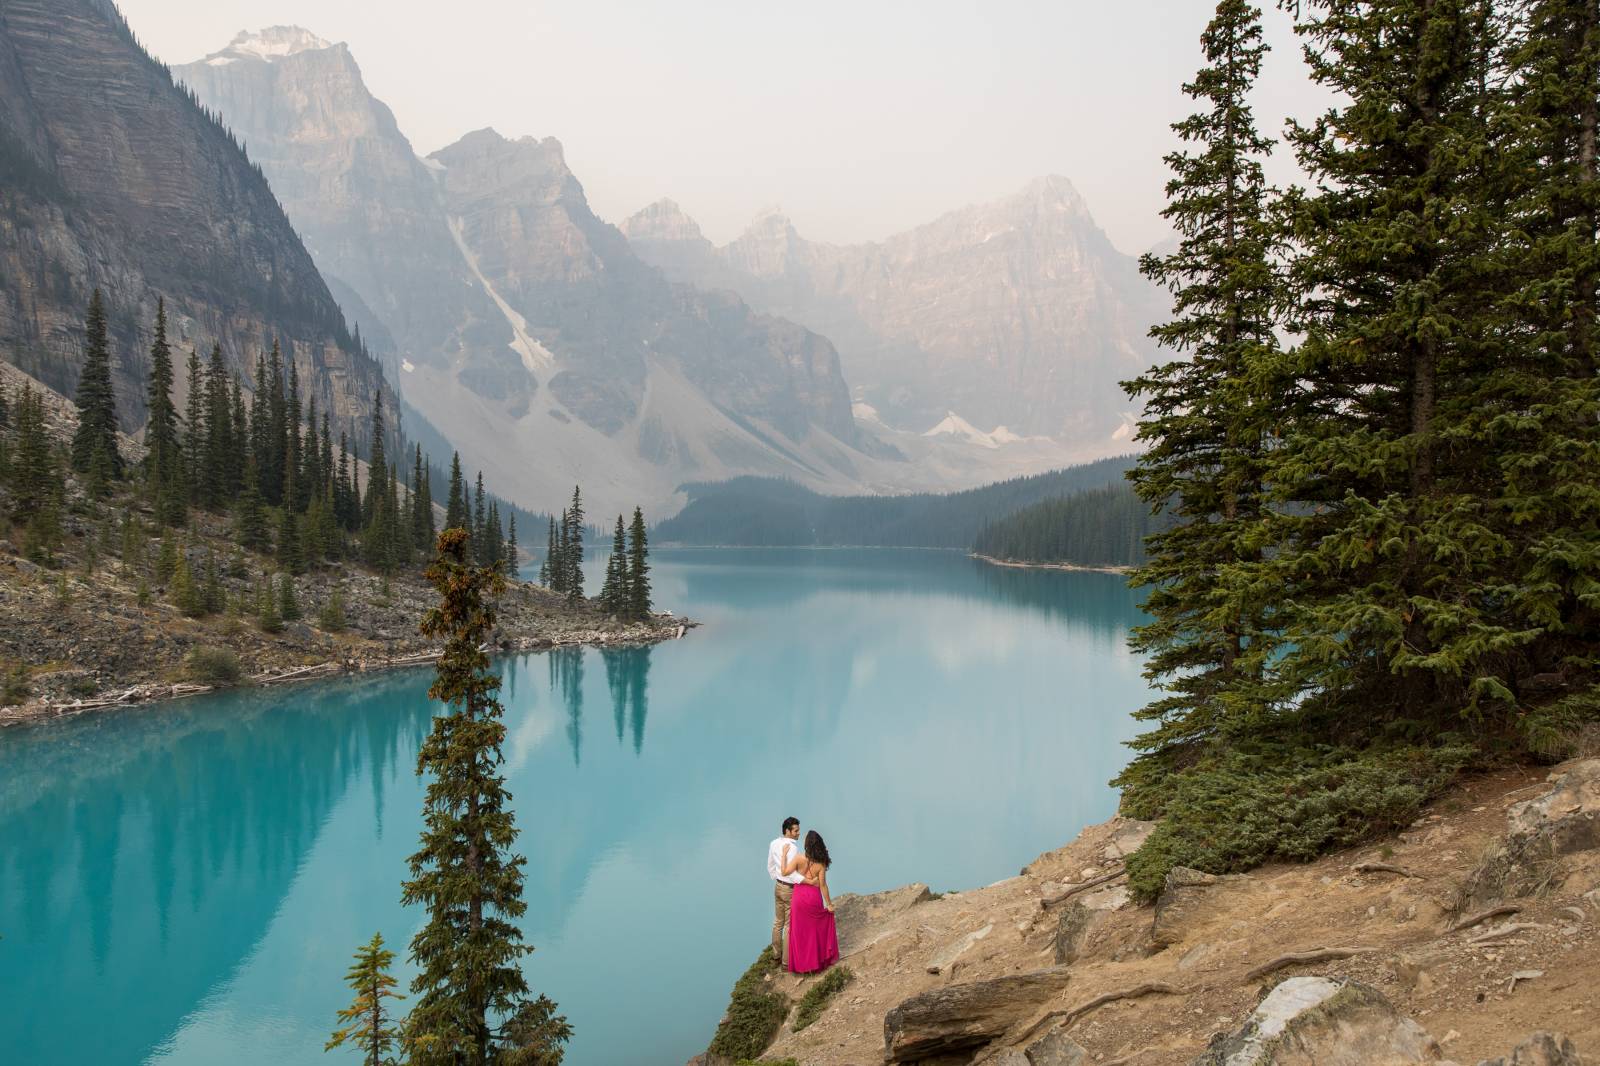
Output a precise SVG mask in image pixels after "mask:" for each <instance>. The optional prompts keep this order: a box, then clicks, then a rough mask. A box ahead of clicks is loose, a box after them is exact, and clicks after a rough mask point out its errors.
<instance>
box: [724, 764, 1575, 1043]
mask: <svg viewBox="0 0 1600 1066" xmlns="http://www.w3.org/2000/svg"><path fill="white" fill-rule="evenodd" d="M1151 828H1152V824H1151V823H1140V822H1133V821H1129V820H1126V819H1122V818H1116V819H1113V820H1111V821H1110V822H1106V823H1103V824H1101V825H1096V826H1091V827H1089V828H1087V829H1085V830H1084V831H1083V832H1082V833H1080V834H1079V836H1078V837H1077V839H1076V840H1074V841H1073V842H1072V843H1071V844H1068V845H1066V846H1065V847H1062V848H1059V849H1057V850H1055V851H1051V852H1048V853H1046V854H1044V855H1041V856H1039V858H1037V859H1036V860H1034V861H1033V862H1032V863H1029V864H1028V866H1027V867H1026V868H1024V869H1023V871H1022V872H1021V874H1020V875H1019V876H1017V877H1014V878H1010V879H1008V880H1005V881H1001V882H998V883H996V884H993V885H990V886H988V887H986V888H981V889H976V890H973V891H969V892H959V893H950V894H947V895H944V896H935V895H933V894H931V893H930V892H929V891H928V889H927V887H926V886H924V885H909V886H906V887H904V888H900V889H895V890H893V891H889V892H882V893H877V894H875V895H870V896H840V897H839V898H838V900H837V913H838V921H839V932H840V945H841V951H842V954H843V959H842V962H841V965H843V966H845V967H848V968H849V970H850V971H851V975H852V976H851V979H850V980H849V982H848V985H847V986H846V987H845V988H844V989H843V990H842V991H840V992H838V993H837V994H836V995H835V996H834V997H833V998H832V1000H831V1001H830V1002H829V1003H828V1005H827V1006H826V1007H825V1008H824V1009H823V1010H822V1012H821V1014H820V1016H819V1017H817V1018H816V1020H815V1021H814V1022H813V1023H810V1024H807V1025H805V1026H804V1027H802V1028H800V1029H799V1030H797V1029H796V1028H795V1025H794V1021H795V1017H796V1014H797V1012H796V1011H795V1010H794V1009H793V1008H794V1004H795V1003H796V1002H798V1001H799V1000H800V998H801V997H802V996H803V995H804V993H806V992H807V991H808V990H809V989H811V988H812V987H813V986H815V985H816V984H817V982H818V979H817V978H815V977H808V978H797V977H795V976H793V975H789V974H786V973H782V972H778V971H769V972H768V973H767V975H766V976H765V977H764V978H762V979H761V981H760V982H759V983H760V985H761V987H762V988H764V989H765V990H767V991H768V992H769V993H772V994H776V995H777V996H778V997H780V998H781V1001H782V1003H783V1004H785V1005H786V1006H784V1007H782V1008H781V1011H782V1017H781V1021H778V1022H776V1023H775V1026H774V1033H773V1038H772V1039H771V1041H770V1043H769V1045H768V1047H767V1048H766V1049H765V1051H764V1052H763V1053H761V1054H760V1055H759V1056H752V1057H753V1058H758V1059H759V1061H762V1062H773V1063H781V1062H786V1061H792V1062H795V1063H805V1064H815V1066H847V1064H856V1066H859V1064H864V1063H880V1062H882V1063H889V1064H898V1063H906V1064H911V1063H921V1064H924V1066H954V1064H960V1063H990V1064H994V1066H1089V1064H1091V1063H1092V1064H1095V1066H1291V1064H1294V1066H1301V1064H1315V1063H1339V1064H1344V1063H1349V1064H1356V1063H1361V1064H1379V1063H1383V1064H1400V1063H1424V1062H1428V1063H1441V1064H1443V1063H1479V1064H1480V1066H1510V1064H1520V1066H1538V1064H1542V1066H1577V1064H1579V1063H1581V1062H1583V1061H1585V1056H1587V1057H1588V1058H1587V1061H1589V1062H1590V1063H1595V1062H1596V1061H1600V1059H1597V1056H1600V1000H1597V999H1596V997H1595V993H1594V990H1595V989H1596V988H1600V758H1588V759H1583V760H1574V761H1572V762H1569V763H1566V764H1563V765H1561V766H1558V767H1555V768H1554V770H1553V771H1546V770H1541V769H1538V768H1517V769H1510V770H1505V771H1501V772H1498V773H1493V774H1486V775H1482V776H1479V777H1476V778H1473V779H1471V780H1468V781H1466V782H1464V783H1463V784H1462V785H1461V786H1459V787H1458V788H1457V789H1455V790H1454V791H1452V792H1451V793H1449V794H1447V795H1445V796H1442V797H1441V798H1440V799H1439V800H1437V801H1436V802H1435V803H1433V804H1431V805H1430V806H1429V808H1428V809H1427V810H1426V811H1425V812H1424V813H1423V814H1422V816H1421V817H1420V818H1418V819H1417V821H1416V822H1415V823H1414V824H1413V825H1412V826H1411V827H1410V828H1409V829H1407V830H1405V831H1403V832H1401V833H1399V834H1398V835H1395V836H1393V837H1390V838H1388V839H1386V840H1378V841H1374V842H1373V843H1371V844H1369V845H1367V846H1365V847H1361V848H1358V849H1353V850H1350V851H1346V852H1341V853H1336V854H1333V855H1329V856H1325V857H1324V858H1322V859H1319V860H1317V861H1316V862H1313V863H1307V864H1304V865H1283V864H1280V865H1273V866H1266V867H1262V868H1260V869H1258V870H1255V871H1253V872H1251V873H1249V874H1243V875H1235V876H1228V877H1216V876H1212V875H1208V874H1203V873H1200V872H1198V871H1193V870H1183V869H1179V870H1174V871H1173V873H1172V875H1171V876H1170V877H1169V878H1168V880H1167V885H1166V888H1165V891H1163V893H1162V894H1161V897H1160V899H1159V900H1158V901H1157V902H1156V903H1155V904H1154V905H1153V906H1137V905H1135V904H1134V903H1133V902H1132V901H1131V900H1130V899H1129V896H1128V891H1127V888H1126V869H1125V865H1124V864H1125V859H1126V857H1127V856H1128V855H1129V854H1131V853H1132V851H1133V850H1135V849H1136V848H1137V847H1138V846H1139V845H1140V844H1141V843H1142V842H1143V840H1144V838H1145V837H1146V836H1147V835H1148V833H1149V831H1150V829H1151ZM840 872H841V873H843V871H840ZM736 1007H737V1004H730V1016H731V1015H732V1013H733V1011H734V1009H735V1008H736ZM1530 1034H1531V1035H1530ZM693 1061H694V1062H695V1063H697V1064H700V1066H727V1064H726V1061H725V1060H721V1059H719V1057H718V1056H716V1055H712V1054H710V1053H707V1054H706V1055H702V1056H699V1057H698V1058H697V1059H696V1060H693Z"/></svg>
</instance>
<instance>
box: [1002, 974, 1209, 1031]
mask: <svg viewBox="0 0 1600 1066" xmlns="http://www.w3.org/2000/svg"><path fill="white" fill-rule="evenodd" d="M1190 991H1191V990H1190V989H1187V988H1178V987H1176V986H1174V985H1169V984H1167V983H1165V982H1163V981H1146V982H1145V983H1144V984H1142V985H1134V986H1133V987H1132V988H1119V989H1116V990H1114V991H1111V992H1106V993H1103V994H1101V995H1098V996H1095V997H1094V998H1093V999H1088V1000H1084V1001H1083V1002H1082V1003H1079V1004H1078V1005H1077V1006H1075V1007H1067V1008H1066V1009H1065V1010H1053V1011H1050V1012H1048V1013H1047V1014H1045V1015H1044V1016H1043V1017H1042V1018H1040V1019H1038V1020H1037V1021H1035V1022H1034V1023H1033V1024H1032V1025H1030V1026H1028V1028H1027V1029H1025V1030H1023V1032H1022V1034H1021V1035H1020V1036H1018V1037H1017V1038H1016V1039H1014V1040H1010V1041H1009V1043H1013V1044H1021V1043H1026V1042H1027V1041H1028V1040H1029V1039H1030V1038H1031V1037H1032V1036H1033V1034H1034V1033H1037V1032H1038V1031H1039V1030H1040V1029H1042V1028H1043V1027H1044V1026H1046V1025H1049V1024H1050V1023H1052V1022H1054V1021H1057V1020H1058V1019H1059V1020H1060V1021H1061V1022H1062V1023H1063V1024H1065V1025H1071V1024H1072V1023H1073V1022H1075V1021H1077V1020H1078V1019H1079V1018H1081V1017H1083V1016H1084V1015H1085V1014H1088V1013H1089V1012H1090V1011H1092V1010H1098V1009H1099V1008H1101V1007H1104V1006H1105V1005H1106V1004H1108V1003H1116V1002H1118V1001H1120V1000H1124V999H1139V998H1141V997H1144V996H1152V995H1163V996H1182V995H1186V994H1187V993H1188V992H1190Z"/></svg>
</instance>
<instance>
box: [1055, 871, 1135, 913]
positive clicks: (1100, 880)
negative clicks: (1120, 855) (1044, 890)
mask: <svg viewBox="0 0 1600 1066" xmlns="http://www.w3.org/2000/svg"><path fill="white" fill-rule="evenodd" d="M1126 876H1128V871H1127V870H1113V871H1112V872H1111V873H1108V874H1102V875H1101V876H1099V877H1096V878H1093V879H1092V880H1088V881H1084V882H1082V883H1081V884H1076V885H1071V886H1069V887H1068V888H1067V889H1066V891H1064V892H1058V893H1056V894H1055V895H1053V896H1043V897H1041V898H1040V900H1039V906H1040V907H1043V908H1045V909H1049V908H1051V907H1054V906H1055V905H1056V904H1057V903H1063V902H1065V901H1066V900H1069V899H1071V898H1072V897H1073V896H1076V895H1077V894H1078V893H1080V892H1087V891H1089V889H1091V888H1098V887H1099V886H1101V885H1103V884H1106V883H1107V882H1110V881H1115V880H1116V879H1117V878H1119V877H1126Z"/></svg>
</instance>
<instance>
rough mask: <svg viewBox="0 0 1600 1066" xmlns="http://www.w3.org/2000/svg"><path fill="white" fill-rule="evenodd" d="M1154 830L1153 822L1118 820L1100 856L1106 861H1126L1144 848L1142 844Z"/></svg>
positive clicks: (1154, 824) (1128, 819)
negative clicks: (1106, 859) (1103, 856)
mask: <svg viewBox="0 0 1600 1066" xmlns="http://www.w3.org/2000/svg"><path fill="white" fill-rule="evenodd" d="M1155 830H1156V823H1155V822H1140V821H1137V820H1135V819H1132V818H1125V819H1120V820H1119V821H1118V824H1117V828H1116V829H1115V830H1113V831H1112V833H1111V840H1110V842H1109V843H1107V844H1106V847H1105V851H1104V852H1103V853H1102V854H1104V855H1105V857H1106V858H1108V859H1126V858H1127V857H1128V856H1129V855H1132V854H1133V853H1134V852H1136V851H1138V850H1139V849H1140V848H1142V847H1144V842H1145V841H1146V840H1149V839H1150V834H1151V833H1153V832H1155Z"/></svg>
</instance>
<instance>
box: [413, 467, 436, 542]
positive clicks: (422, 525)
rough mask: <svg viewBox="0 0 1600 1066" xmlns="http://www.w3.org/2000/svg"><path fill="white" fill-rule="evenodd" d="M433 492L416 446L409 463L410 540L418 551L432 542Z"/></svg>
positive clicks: (433, 534)
mask: <svg viewBox="0 0 1600 1066" xmlns="http://www.w3.org/2000/svg"><path fill="white" fill-rule="evenodd" d="M434 537H435V532H434V528H433V493H432V492H431V491H430V489H429V486H428V470H427V467H426V466H424V465H423V462H422V445H420V444H419V445H417V446H416V455H415V457H414V458H413V460H412V463H411V541H412V543H413V544H414V545H416V548H417V550H418V551H426V550H427V546H428V545H429V544H432V543H433V542H434Z"/></svg>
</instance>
